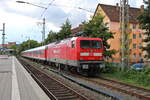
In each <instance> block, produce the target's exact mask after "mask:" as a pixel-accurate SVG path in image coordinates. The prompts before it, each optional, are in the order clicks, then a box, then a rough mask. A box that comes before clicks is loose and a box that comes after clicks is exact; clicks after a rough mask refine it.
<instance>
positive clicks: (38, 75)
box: [19, 59, 90, 100]
mask: <svg viewBox="0 0 150 100" xmlns="http://www.w3.org/2000/svg"><path fill="white" fill-rule="evenodd" d="M19 60H20V62H21V64H22V65H23V66H24V67H25V69H26V70H27V71H28V72H29V73H30V74H31V76H32V77H33V78H34V79H35V80H36V81H37V83H38V84H39V85H40V86H41V87H42V89H43V90H44V91H45V93H46V94H47V95H48V96H49V97H50V99H51V100H90V99H88V98H86V97H85V96H83V95H81V94H79V93H77V92H76V91H74V90H73V89H71V88H70V87H68V86H66V85H64V84H63V83H61V82H59V81H57V80H56V79H53V78H52V77H50V76H49V75H48V74H47V73H45V72H44V71H42V70H40V69H38V68H35V67H33V66H32V65H30V64H28V63H26V62H25V61H23V60H21V59H19Z"/></svg>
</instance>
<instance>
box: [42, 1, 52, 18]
mask: <svg viewBox="0 0 150 100" xmlns="http://www.w3.org/2000/svg"><path fill="white" fill-rule="evenodd" d="M54 1H55V0H52V1H51V2H50V3H49V4H48V6H47V7H46V9H44V11H43V13H42V14H41V18H42V17H43V15H44V13H45V12H46V10H47V9H48V8H49V6H50V5H52V4H53V2H54Z"/></svg>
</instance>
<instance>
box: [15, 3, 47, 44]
mask: <svg viewBox="0 0 150 100" xmlns="http://www.w3.org/2000/svg"><path fill="white" fill-rule="evenodd" d="M16 2H17V3H25V4H29V5H33V6H36V7H40V8H43V9H47V8H46V7H43V6H39V5H36V4H33V3H30V2H25V1H16ZM42 24H43V31H42V41H43V45H44V40H45V18H43V23H42Z"/></svg>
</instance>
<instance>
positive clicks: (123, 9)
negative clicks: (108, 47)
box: [120, 0, 129, 70]
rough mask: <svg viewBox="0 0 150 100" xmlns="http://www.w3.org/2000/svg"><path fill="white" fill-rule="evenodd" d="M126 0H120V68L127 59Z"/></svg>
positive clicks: (127, 18)
mask: <svg viewBox="0 0 150 100" xmlns="http://www.w3.org/2000/svg"><path fill="white" fill-rule="evenodd" d="M128 7H129V5H128V0H120V29H121V64H122V70H124V68H125V63H126V64H127V63H128V59H129V52H128V51H129V50H128V49H129V39H128V35H129V34H128V32H127V31H128V22H129V16H128ZM127 65H128V64H127Z"/></svg>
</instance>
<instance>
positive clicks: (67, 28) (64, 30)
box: [58, 19, 71, 40]
mask: <svg viewBox="0 0 150 100" xmlns="http://www.w3.org/2000/svg"><path fill="white" fill-rule="evenodd" d="M70 35H71V24H70V21H69V20H68V19H67V20H66V22H65V23H64V24H63V25H62V26H61V30H60V31H59V32H58V39H59V40H62V39H65V38H68V37H69V36H70Z"/></svg>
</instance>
